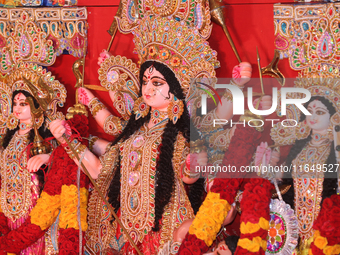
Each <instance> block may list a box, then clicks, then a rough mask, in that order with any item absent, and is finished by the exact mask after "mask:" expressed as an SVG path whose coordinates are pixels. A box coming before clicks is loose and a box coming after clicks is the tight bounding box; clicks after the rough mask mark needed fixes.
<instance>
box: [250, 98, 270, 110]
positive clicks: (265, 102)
mask: <svg viewBox="0 0 340 255" xmlns="http://www.w3.org/2000/svg"><path fill="white" fill-rule="evenodd" d="M258 101H259V98H256V99H255V100H254V102H253V105H254V107H256V105H257V102H258ZM271 106H272V96H269V95H265V96H263V97H262V98H261V101H260V104H259V108H258V110H269V109H270V107H271Z"/></svg>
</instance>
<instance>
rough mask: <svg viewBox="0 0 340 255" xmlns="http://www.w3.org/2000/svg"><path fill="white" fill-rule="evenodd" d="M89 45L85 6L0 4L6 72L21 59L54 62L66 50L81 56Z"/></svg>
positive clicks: (45, 63) (0, 46) (1, 47)
mask: <svg viewBox="0 0 340 255" xmlns="http://www.w3.org/2000/svg"><path fill="white" fill-rule="evenodd" d="M52 46H53V47H52ZM86 47H87V10H86V8H85V7H81V8H36V9H32V8H15V9H6V8H0V51H1V52H3V53H4V54H2V55H3V56H2V63H1V65H0V68H1V71H2V72H3V73H8V72H10V71H11V67H12V65H13V64H14V63H18V62H20V61H25V62H33V63H37V64H39V65H43V66H51V65H53V64H54V61H55V58H56V56H59V55H61V54H62V53H63V51H64V50H66V51H68V52H69V53H70V54H72V55H73V56H75V57H79V58H80V57H82V56H83V55H84V52H85V51H84V48H86Z"/></svg>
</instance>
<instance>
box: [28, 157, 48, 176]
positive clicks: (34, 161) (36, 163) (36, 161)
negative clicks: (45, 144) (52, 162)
mask: <svg viewBox="0 0 340 255" xmlns="http://www.w3.org/2000/svg"><path fill="white" fill-rule="evenodd" d="M49 159H50V155H49V154H40V155H36V156H34V157H32V158H30V159H29V160H28V161H27V170H28V171H29V172H30V173H35V172H36V171H38V170H39V169H40V167H41V166H42V165H45V164H47V163H48V161H49Z"/></svg>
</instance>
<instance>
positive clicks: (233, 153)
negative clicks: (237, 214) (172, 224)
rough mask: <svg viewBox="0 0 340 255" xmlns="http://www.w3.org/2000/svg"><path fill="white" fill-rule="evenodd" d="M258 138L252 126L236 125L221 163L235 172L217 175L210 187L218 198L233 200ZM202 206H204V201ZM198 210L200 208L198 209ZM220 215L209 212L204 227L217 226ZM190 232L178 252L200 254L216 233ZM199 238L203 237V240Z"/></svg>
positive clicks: (258, 133) (229, 201)
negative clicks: (234, 173) (242, 170)
mask: <svg viewBox="0 0 340 255" xmlns="http://www.w3.org/2000/svg"><path fill="white" fill-rule="evenodd" d="M260 139H261V133H260V132H258V131H256V129H254V128H252V127H249V126H246V127H237V128H236V130H235V133H234V136H233V137H232V139H231V142H230V145H229V148H228V150H227V151H226V153H225V157H224V159H223V165H231V166H235V167H236V169H237V173H236V175H235V176H233V177H230V176H228V177H229V178H225V177H226V176H218V177H224V178H216V179H214V183H213V186H212V187H211V189H210V191H211V192H213V193H216V194H219V195H220V197H219V198H220V199H221V200H225V201H226V202H228V205H231V204H232V203H233V202H234V200H235V196H236V194H237V191H238V190H239V189H240V187H241V184H242V182H243V178H244V175H245V174H246V173H243V172H241V171H240V169H241V167H242V166H244V165H249V164H250V162H251V160H252V156H253V154H254V152H255V149H256V147H257V145H258V144H259V142H260ZM202 206H204V202H203V204H202ZM202 206H201V207H202ZM200 210H201V208H200V209H199V211H200ZM226 213H228V211H226ZM196 217H197V215H196ZM215 217H216V218H215ZM220 217H221V216H217V215H216V214H214V215H213V216H212V215H211V213H210V218H213V223H212V222H210V224H211V225H209V227H205V229H209V230H212V229H215V228H217V224H216V223H217V222H220ZM224 217H225V216H224ZM208 222H209V220H207V221H206V222H205V223H204V224H206V225H207V224H208ZM222 223H223V221H222V222H221V224H220V225H219V227H218V228H221V226H222ZM201 224H203V223H201ZM206 232H208V231H206ZM191 233H192V231H191V232H190V230H189V233H188V234H187V235H186V237H185V239H184V241H183V242H182V245H181V247H180V248H179V251H178V254H195V255H196V254H197V255H198V254H202V253H204V252H206V251H207V250H208V248H209V246H208V245H209V243H212V241H214V240H215V238H216V235H215V236H210V235H209V238H208V236H206V234H202V233H200V234H199V235H200V237H198V236H197V235H196V234H191ZM211 233H212V232H211ZM201 238H203V239H204V241H203V239H201ZM211 240H212V241H211Z"/></svg>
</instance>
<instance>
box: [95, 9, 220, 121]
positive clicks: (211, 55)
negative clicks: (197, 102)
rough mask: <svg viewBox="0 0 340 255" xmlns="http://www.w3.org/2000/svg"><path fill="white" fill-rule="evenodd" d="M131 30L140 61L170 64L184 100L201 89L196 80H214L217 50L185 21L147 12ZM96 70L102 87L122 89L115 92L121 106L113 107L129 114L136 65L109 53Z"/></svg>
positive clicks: (135, 86)
mask: <svg viewBox="0 0 340 255" xmlns="http://www.w3.org/2000/svg"><path fill="white" fill-rule="evenodd" d="M132 33H133V35H134V43H135V46H136V50H137V53H138V56H139V60H140V61H139V63H144V62H145V61H158V62H161V63H163V64H165V65H166V66H167V67H169V68H170V69H171V70H172V71H173V72H174V73H175V75H176V78H177V79H178V81H179V83H180V84H181V87H182V89H183V92H184V95H185V96H186V101H187V103H190V102H189V101H190V100H192V99H193V98H194V99H196V98H197V95H199V94H200V93H202V90H199V89H198V87H199V85H197V83H195V81H197V80H202V79H206V80H207V81H209V79H210V82H211V81H215V78H216V74H215V70H214V69H215V68H217V67H219V66H220V63H219V61H218V60H217V53H216V51H214V50H212V49H211V48H210V46H209V44H208V42H207V41H205V40H204V39H202V37H201V36H200V35H199V33H198V31H197V30H196V29H194V28H193V27H191V26H188V25H187V24H186V23H185V22H184V21H181V22H179V21H176V20H174V19H172V18H165V17H159V16H151V17H150V16H147V17H145V18H144V19H142V20H140V22H139V26H138V27H137V28H135V29H134V30H133V32H132ZM98 72H99V80H100V81H101V84H102V85H103V86H104V87H105V88H107V89H109V90H114V91H117V92H121V94H117V95H118V96H119V97H120V100H118V101H119V102H120V103H121V104H120V108H118V109H117V108H116V109H117V110H118V112H119V113H120V114H121V115H122V116H123V117H125V116H126V114H127V113H128V115H130V113H131V110H132V109H133V101H135V100H136V99H137V95H138V91H139V88H140V85H139V77H138V67H137V66H136V65H135V64H133V63H132V61H131V60H127V59H126V58H124V57H120V56H115V57H114V56H111V57H110V58H108V59H106V60H105V61H104V62H103V63H102V64H101V67H100V69H99V71H98ZM210 85H211V84H210ZM213 85H214V84H213ZM192 105H193V104H192Z"/></svg>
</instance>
